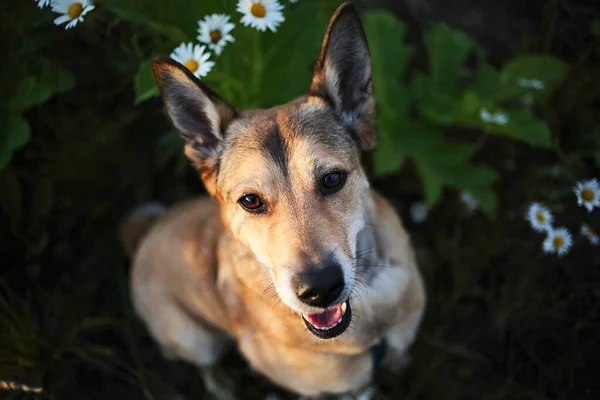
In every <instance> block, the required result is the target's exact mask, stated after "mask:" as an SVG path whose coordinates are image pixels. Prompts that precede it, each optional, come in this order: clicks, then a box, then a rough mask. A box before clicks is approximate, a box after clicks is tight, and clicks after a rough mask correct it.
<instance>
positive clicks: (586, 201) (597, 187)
mask: <svg viewBox="0 0 600 400" xmlns="http://www.w3.org/2000/svg"><path fill="white" fill-rule="evenodd" d="M573 191H574V192H575V195H576V196H577V205H578V206H583V207H585V208H586V209H587V210H588V212H592V210H593V209H594V207H600V184H599V183H598V180H597V179H589V180H587V181H581V182H578V183H577V185H575V187H574V188H573Z"/></svg>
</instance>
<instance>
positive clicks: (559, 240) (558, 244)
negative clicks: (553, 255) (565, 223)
mask: <svg viewBox="0 0 600 400" xmlns="http://www.w3.org/2000/svg"><path fill="white" fill-rule="evenodd" d="M564 243H565V239H563V238H562V237H560V236H557V237H555V238H554V240H553V241H552V246H554V248H555V249H560V248H561V247H562V245H563V244H564Z"/></svg>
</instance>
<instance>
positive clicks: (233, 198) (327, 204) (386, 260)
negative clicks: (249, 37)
mask: <svg viewBox="0 0 600 400" xmlns="http://www.w3.org/2000/svg"><path fill="white" fill-rule="evenodd" d="M154 71H155V74H156V79H157V81H158V84H159V86H160V90H161V93H162V96H163V99H164V102H165V105H166V107H167V110H168V112H169V114H170V116H171V119H172V120H173V123H174V124H175V126H176V127H177V129H178V130H179V132H181V135H182V137H183V138H184V139H185V141H186V146H185V153H186V155H187V156H188V157H189V158H190V159H191V160H192V161H193V163H194V164H195V166H196V168H197V169H198V171H199V172H200V174H201V176H202V180H203V181H204V184H205V186H206V189H207V190H208V192H209V193H210V195H211V196H212V198H213V199H216V201H214V200H213V199H211V198H208V197H206V198H200V199H196V200H192V201H189V202H187V203H184V204H180V205H177V206H175V207H174V208H173V209H171V210H170V211H168V212H166V213H164V215H163V213H162V212H161V210H160V209H157V208H156V207H144V208H141V209H140V210H138V211H136V212H135V213H134V214H132V216H131V217H130V218H129V219H128V220H127V221H126V223H125V224H124V226H123V230H122V236H123V240H124V242H125V245H126V248H127V249H128V250H129V251H130V253H131V254H132V255H133V256H134V257H133V272H132V281H131V288H132V294H133V301H134V305H135V308H136V311H137V312H138V314H139V315H140V316H141V318H142V319H143V320H144V322H145V323H146V324H147V326H148V329H149V330H150V332H151V334H152V336H153V337H154V338H155V339H156V340H157V341H158V342H159V343H160V345H161V346H162V348H163V349H164V350H165V352H166V353H167V354H170V355H172V356H175V357H178V358H181V359H184V360H187V361H189V362H191V363H194V364H196V365H199V366H209V365H212V364H214V363H215V362H216V361H217V360H218V358H219V356H220V354H221V353H222V350H223V349H224V348H225V344H226V343H227V341H228V338H234V339H235V340H236V341H237V344H238V346H239V349H240V351H241V352H242V353H243V355H244V356H245V357H246V358H247V359H248V361H249V362H250V363H251V365H252V366H253V367H254V368H255V369H257V370H258V371H260V372H262V373H263V374H264V375H266V376H267V377H268V378H270V379H271V380H272V381H274V382H276V383H277V384H279V385H281V386H283V387H285V388H288V389H290V390H292V391H295V392H297V393H299V394H302V395H308V396H312V395H318V394H320V393H342V392H352V391H357V390H359V389H361V388H363V387H364V386H365V385H367V384H368V383H369V381H370V380H371V378H372V375H373V370H374V367H375V364H376V363H377V361H378V360H377V358H379V356H380V355H381V353H382V350H383V348H384V345H387V350H388V351H387V354H386V359H389V360H390V361H393V360H394V359H396V360H397V359H401V358H402V356H403V355H404V354H405V352H406V350H407V347H408V346H409V345H410V344H411V342H412V341H413V339H414V337H415V334H416V331H417V328H418V326H419V323H420V320H421V315H422V313H423V309H424V305H425V293H424V288H423V283H422V280H421V276H420V274H419V271H418V269H417V265H416V262H415V259H414V255H413V250H412V248H411V244H410V240H409V237H408V235H407V233H406V232H405V230H404V229H403V227H402V224H401V222H400V220H399V218H398V216H397V215H396V213H395V212H394V210H393V209H392V207H391V206H390V205H389V204H388V203H387V202H386V201H385V200H384V199H383V198H382V197H381V196H379V195H378V194H377V193H376V192H375V191H373V190H372V189H370V188H369V182H368V181H367V178H366V176H365V173H364V171H363V168H362V167H361V165H360V153H361V151H362V150H369V149H371V148H373V146H374V145H375V142H376V133H375V127H374V121H373V119H374V112H375V100H374V97H373V89H372V83H371V64H370V56H369V50H368V47H367V42H366V38H365V35H364V32H363V29H362V26H361V23H360V20H359V18H358V15H357V13H356V11H355V9H354V7H353V6H352V5H351V4H349V3H346V4H343V5H342V6H340V8H339V9H338V10H337V11H336V13H335V15H334V16H333V18H332V20H331V22H330V24H329V28H328V29H327V33H326V35H325V39H324V42H323V47H322V50H321V53H320V56H319V59H318V61H317V64H316V66H315V70H314V76H313V78H312V82H311V83H310V89H309V92H308V94H307V95H305V96H302V97H299V98H297V99H295V100H294V101H292V102H290V103H288V104H284V105H281V106H278V107H275V108H272V109H268V110H247V111H242V110H236V109H235V108H233V107H232V106H230V105H228V104H227V103H226V102H225V101H224V100H223V99H221V98H220V97H219V96H218V95H217V94H215V93H214V92H212V91H211V90H210V89H209V88H207V87H206V86H204V85H203V84H202V83H201V82H200V81H199V80H197V79H196V78H195V77H194V76H192V74H190V73H189V71H187V70H186V69H185V68H184V67H183V66H181V65H180V64H178V63H176V62H174V61H172V60H168V59H157V60H155V62H154ZM374 355H375V357H374Z"/></svg>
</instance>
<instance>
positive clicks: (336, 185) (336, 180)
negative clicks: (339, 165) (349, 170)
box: [321, 172, 346, 194]
mask: <svg viewBox="0 0 600 400" xmlns="http://www.w3.org/2000/svg"><path fill="white" fill-rule="evenodd" d="M344 182H346V174H345V173H344V172H331V173H329V174H327V175H325V176H324V177H323V182H322V188H321V191H322V192H323V194H329V193H333V192H335V191H337V190H339V189H341V188H342V185H343V184H344Z"/></svg>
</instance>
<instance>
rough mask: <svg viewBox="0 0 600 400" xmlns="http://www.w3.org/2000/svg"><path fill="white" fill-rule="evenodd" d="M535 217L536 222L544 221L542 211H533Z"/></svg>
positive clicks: (544, 216) (544, 217)
mask: <svg viewBox="0 0 600 400" xmlns="http://www.w3.org/2000/svg"><path fill="white" fill-rule="evenodd" d="M535 219H537V220H538V222H546V215H545V214H544V213H543V212H541V211H538V212H537V213H535Z"/></svg>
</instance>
